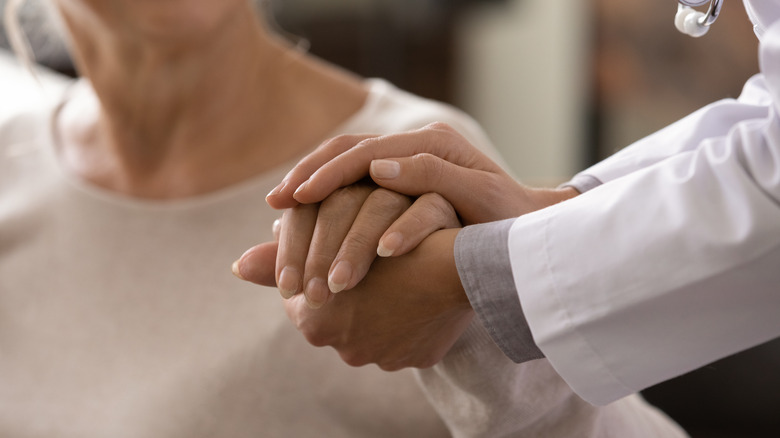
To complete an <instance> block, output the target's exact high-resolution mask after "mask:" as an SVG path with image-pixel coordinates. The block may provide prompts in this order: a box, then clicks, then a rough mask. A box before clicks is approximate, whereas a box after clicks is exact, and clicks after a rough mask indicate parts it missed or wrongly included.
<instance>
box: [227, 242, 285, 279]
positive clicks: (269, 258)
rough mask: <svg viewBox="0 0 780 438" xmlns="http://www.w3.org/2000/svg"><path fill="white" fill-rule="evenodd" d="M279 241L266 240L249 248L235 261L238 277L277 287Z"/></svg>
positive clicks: (234, 271)
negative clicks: (276, 272) (276, 271)
mask: <svg viewBox="0 0 780 438" xmlns="http://www.w3.org/2000/svg"><path fill="white" fill-rule="evenodd" d="M278 247H279V243H278V242H265V243H261V244H259V245H256V246H253V247H252V248H249V249H248V250H247V251H246V252H245V253H244V254H243V255H242V256H241V257H240V258H239V259H238V260H236V261H235V262H233V274H235V276H236V277H238V278H240V279H242V280H245V281H249V282H251V283H256V284H259V285H261V286H271V287H276V274H275V270H276V250H277V249H278Z"/></svg>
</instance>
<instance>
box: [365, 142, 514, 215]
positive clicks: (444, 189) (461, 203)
mask: <svg viewBox="0 0 780 438" xmlns="http://www.w3.org/2000/svg"><path fill="white" fill-rule="evenodd" d="M371 177H372V178H373V179H374V181H375V182H376V183H377V184H379V185H380V186H382V187H385V188H387V189H390V190H394V191H397V192H399V193H403V194H406V195H410V196H417V195H421V194H424V193H431V192H432V193H439V194H440V195H441V196H442V197H444V199H446V200H447V201H448V202H449V203H450V204H452V206H453V207H455V210H456V211H457V212H458V214H459V215H460V217H461V219H462V220H463V222H464V224H466V225H468V224H473V223H481V222H489V221H494V220H499V219H506V218H510V217H516V216H520V215H521V214H524V213H526V211H524V205H525V204H524V203H523V201H524V200H525V198H524V194H525V193H526V192H525V190H524V188H523V186H522V185H520V183H518V182H516V181H515V180H514V179H512V178H511V177H509V176H508V175H507V174H506V173H504V172H503V171H500V172H493V171H485V170H477V169H471V168H467V167H463V166H459V165H457V164H454V163H451V162H449V161H447V160H445V159H442V158H440V157H437V156H435V155H432V154H427V153H424V154H417V155H414V156H412V157H406V158H391V159H382V160H376V161H374V162H372V164H371Z"/></svg>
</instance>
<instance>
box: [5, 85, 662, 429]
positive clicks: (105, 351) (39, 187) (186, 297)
mask: <svg viewBox="0 0 780 438" xmlns="http://www.w3.org/2000/svg"><path fill="white" fill-rule="evenodd" d="M4 76H5V75H4ZM6 77H7V76H6ZM369 84H370V88H371V94H370V97H369V99H368V101H367V103H366V105H365V107H364V108H363V109H362V110H360V111H359V112H358V113H356V114H355V115H354V117H352V118H351V119H350V120H349V121H348V122H347V123H346V124H345V125H343V126H342V127H341V128H340V129H339V132H340V133H358V132H371V133H385V132H395V131H401V130H408V129H412V128H416V127H420V126H423V125H425V124H427V123H429V122H432V121H434V120H442V121H445V122H448V123H450V124H452V125H453V126H455V127H456V128H457V129H459V130H460V131H461V132H463V133H464V134H465V135H466V136H467V137H469V139H470V140H471V141H472V142H474V143H475V144H478V145H480V146H482V147H483V148H485V149H490V148H491V146H490V144H489V141H488V140H487V138H486V137H485V136H484V134H483V133H482V131H481V130H480V129H479V127H478V126H477V125H476V124H475V123H474V122H473V121H472V120H471V119H470V118H468V117H466V116H464V115H463V114H462V113H460V112H458V111H456V110H454V109H452V108H450V107H446V106H443V105H440V104H436V103H433V102H430V101H426V100H423V99H420V98H417V97H414V96H411V95H409V94H407V93H403V92H401V91H399V90H397V89H395V88H393V87H392V86H390V85H389V84H387V83H386V82H383V81H379V80H372V81H370V82H369ZM76 86H78V87H87V86H88V85H87V84H86V83H80V84H78V85H76ZM17 97H18V93H17ZM0 105H5V110H3V111H0V436H2V437H14V438H26V437H46V438H52V437H57V438H60V437H61V438H70V437H73V438H89V437H111V438H122V437H127V438H146V437H166V438H168V437H186V438H197V437H314V436H316V437H361V438H363V437H426V438H427V437H437V436H448V435H450V434H454V435H456V436H499V434H494V433H492V432H490V431H496V430H503V431H506V430H509V431H511V435H513V436H569V435H571V434H572V433H575V432H576V431H580V432H582V431H595V430H598V431H599V432H604V433H608V432H609V433H611V432H615V433H612V435H614V436H617V434H618V432H620V433H621V434H620V436H637V435H630V434H625V433H624V432H626V431H629V432H630V431H632V430H640V429H646V428H647V427H648V426H647V425H648V424H650V423H652V424H655V425H658V424H660V425H663V426H664V427H671V428H674V427H675V426H674V425H673V424H671V423H669V422H668V420H666V419H665V418H664V417H663V416H658V414H657V413H656V412H655V411H654V410H652V409H651V408H649V407H647V405H645V404H644V403H643V402H641V401H639V400H625V401H621V402H618V403H617V404H615V405H611V406H610V407H605V408H595V407H592V406H590V405H588V404H587V403H585V402H583V401H582V400H581V399H579V398H578V397H576V396H575V395H573V393H572V392H571V390H570V389H569V388H568V387H567V386H566V385H565V384H563V382H562V380H561V379H560V378H559V377H557V375H556V374H555V373H554V372H553V371H552V368H551V367H550V366H549V364H548V363H547V362H546V361H544V360H542V361H537V362H534V363H530V364H524V365H515V364H512V363H511V362H508V361H507V360H506V359H505V358H504V357H503V356H502V355H501V353H500V352H499V351H498V350H497V349H496V348H495V346H494V345H492V344H490V343H489V341H488V342H487V343H485V342H484V341H485V340H486V339H487V337H485V336H482V335H480V331H481V327H479V326H475V327H472V329H471V331H470V332H469V333H470V334H469V335H468V336H467V337H464V338H463V339H462V340H461V343H460V345H459V347H458V348H457V349H456V351H454V352H453V354H452V355H451V357H448V358H447V360H445V361H444V362H443V363H442V364H440V365H437V367H435V368H434V369H430V370H425V371H422V372H420V373H421V374H420V377H421V381H422V382H423V386H424V387H425V391H421V389H420V387H419V385H418V382H416V381H415V372H413V371H411V370H406V371H402V372H397V373H385V372H382V371H380V370H379V369H378V368H376V367H374V366H367V367H362V368H351V367H349V366H347V365H345V364H343V363H342V362H341V360H340V359H339V357H338V355H337V354H336V353H335V352H334V351H333V350H331V349H322V348H314V347H312V346H310V345H309V344H307V343H306V341H305V340H304V338H303V337H302V336H301V335H300V334H299V333H298V332H297V331H296V330H295V328H294V326H293V325H292V324H291V323H290V322H289V321H288V320H287V317H286V315H285V312H284V310H283V308H282V304H281V299H280V297H279V294H278V292H277V291H276V290H275V289H269V288H261V287H258V286H254V285H250V284H248V283H245V282H242V281H239V280H237V279H236V278H234V277H233V276H232V275H231V272H230V265H231V263H232V262H233V260H235V259H236V258H237V257H238V256H239V255H240V254H241V253H242V251H243V250H245V249H246V248H247V247H249V246H251V245H252V244H254V243H257V242H262V241H266V240H270V239H272V236H271V223H272V221H273V220H274V219H276V218H277V217H278V216H279V212H277V211H273V210H271V209H270V208H269V207H268V206H267V205H266V204H265V202H264V201H263V198H264V195H265V194H266V193H267V192H268V191H269V190H270V189H271V188H273V187H274V186H275V185H276V184H277V183H278V182H279V181H280V180H281V178H282V177H283V175H284V174H285V173H286V172H287V171H288V169H289V167H291V166H292V164H294V163H289V165H288V166H284V167H280V168H278V169H276V170H275V171H273V172H270V173H267V174H263V175H258V176H257V177H256V178H254V179H251V180H249V181H246V182H244V183H241V184H238V185H236V186H234V187H230V188H228V189H225V190H220V191H218V192H215V193H210V194H207V195H204V196H198V197H194V198H188V199H181V200H175V201H164V202H162V201H149V200H140V199H133V198H129V197H125V196H121V195H117V194H116V193H112V192H108V191H106V190H102V189H100V188H98V187H94V186H91V185H89V184H87V183H85V182H83V181H80V180H78V179H77V178H75V177H73V176H72V175H69V174H67V173H66V172H65V171H64V169H63V168H61V167H60V166H59V164H58V161H57V157H56V155H55V147H56V145H55V141H54V136H53V135H52V130H51V126H52V119H53V116H54V115H55V114H56V111H57V108H58V106H56V105H48V106H47V105H41V104H37V105H32V107H34V110H32V111H9V110H7V108H8V105H7V102H6V104H0ZM313 146H314V145H313ZM464 351H465V352H472V351H473V352H476V353H478V354H477V355H476V356H474V357H473V358H469V355H468V354H465V355H464V354H463V352H464ZM464 359H465V360H464ZM515 385H520V386H516V387H514V388H513V386H515ZM496 388H504V389H506V391H505V392H503V393H502V392H501V391H498V392H497V391H496ZM426 395H427V396H428V397H429V400H428V399H426ZM562 400H565V403H560V402H561V401H562ZM551 401H552V402H551ZM431 403H433V406H432V405H431ZM524 406H525V407H526V408H525V409H520V408H521V407H524ZM527 406H535V409H533V410H531V411H529V410H528V408H527ZM434 407H435V409H434ZM495 413H500V414H501V415H496V414H495ZM507 413H509V414H510V415H509V418H507V415H506V414H507ZM442 418H443V419H444V420H445V421H444V422H443V421H442ZM445 422H446V424H447V425H448V426H449V427H450V428H451V431H449V432H448V430H447V428H446V427H445ZM594 424H596V425H598V427H596V428H595V429H594V427H593V425H594ZM560 425H563V426H564V429H561V428H560V427H561V426H560ZM627 425H628V426H627ZM496 427H497V428H498V429H496ZM561 430H565V431H567V433H565V434H563V433H561V432H560V431H561ZM651 430H652V428H651ZM575 435H576V433H575ZM575 435H571V436H575ZM600 436H611V435H609V434H602V435H600Z"/></svg>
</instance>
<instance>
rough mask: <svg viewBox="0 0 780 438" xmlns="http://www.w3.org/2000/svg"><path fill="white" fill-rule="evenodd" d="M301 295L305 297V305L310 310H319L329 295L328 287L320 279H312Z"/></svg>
mask: <svg viewBox="0 0 780 438" xmlns="http://www.w3.org/2000/svg"><path fill="white" fill-rule="evenodd" d="M303 294H304V295H305V296H306V304H307V305H308V306H309V307H311V308H312V309H319V308H320V307H322V306H323V304H325V302H326V301H327V300H328V296H329V295H330V291H329V290H328V285H327V284H325V281H324V280H323V279H321V278H316V277H315V278H312V279H311V280H309V283H307V284H306V290H304V292H303Z"/></svg>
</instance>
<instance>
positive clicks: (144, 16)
mask: <svg viewBox="0 0 780 438" xmlns="http://www.w3.org/2000/svg"><path fill="white" fill-rule="evenodd" d="M56 5H57V7H58V8H59V10H60V13H61V15H62V17H63V20H64V22H65V24H66V27H67V29H68V31H69V32H70V34H71V40H72V42H73V44H72V46H73V55H74V58H75V60H76V63H77V66H78V68H79V71H80V73H81V74H82V75H84V76H85V77H87V78H88V79H89V81H90V83H91V85H92V87H93V88H94V90H95V95H96V96H97V98H96V99H95V98H92V97H91V95H84V96H79V97H81V98H78V99H72V100H70V101H69V103H68V104H67V105H65V106H64V108H63V110H62V111H61V112H60V113H59V116H58V119H57V121H56V123H57V128H58V129H57V131H58V132H57V137H58V139H59V142H58V146H59V148H60V149H59V155H60V158H61V160H62V162H63V165H64V167H66V168H68V169H69V171H70V172H71V173H72V174H74V175H76V176H78V177H79V178H81V179H83V180H85V181H89V182H90V183H91V184H94V185H97V186H100V187H102V188H104V189H107V190H111V191H113V192H117V193H122V194H125V195H128V196H131V197H136V198H146V199H158V200H169V199H178V198H187V197H191V196H197V195H201V194H206V193H210V192H213V191H216V190H220V189H223V188H226V187H229V186H231V185H234V184H236V183H239V182H241V181H243V180H246V179H248V178H251V177H253V176H256V175H258V174H261V173H263V172H266V171H269V170H271V169H274V168H276V167H278V166H280V165H285V164H286V163H289V162H291V161H293V160H295V159H297V158H300V157H301V156H303V155H304V154H306V153H307V152H310V151H311V150H312V148H313V146H314V145H317V144H319V143H320V142H322V141H323V140H325V139H326V138H327V137H328V136H329V135H330V134H331V133H332V132H333V130H334V129H336V128H337V127H338V126H339V125H341V124H342V123H343V122H344V121H345V120H346V119H348V118H349V117H350V116H352V115H353V114H354V113H355V112H356V111H358V110H359V109H360V108H362V106H363V104H364V102H365V99H366V97H367V93H368V91H367V89H366V87H365V85H364V82H363V81H362V78H359V77H357V76H355V75H353V74H351V73H349V72H346V71H344V70H341V69H339V68H337V67H335V66H332V65H329V64H327V63H325V62H323V61H321V60H318V59H316V58H314V57H313V56H309V55H307V54H305V53H302V52H300V51H299V50H297V49H296V48H295V47H294V46H293V45H292V44H290V43H289V42H287V41H284V40H282V39H281V38H279V37H278V36H276V35H275V34H274V33H273V32H270V31H269V30H268V29H267V28H266V27H265V25H264V23H263V22H262V21H261V20H259V19H258V18H257V17H258V12H257V11H255V10H254V7H253V6H252V4H251V3H250V2H248V1H246V0H226V1H219V2H214V1H209V0H196V1H193V0H169V1H165V2H159V1H130V0H110V1H98V0H60V1H59V2H58V3H57V4H56ZM280 146H283V147H280ZM363 193H370V190H369V191H368V192H365V191H364V192H363ZM379 196H381V198H379ZM378 199H379V200H380V201H383V200H387V199H393V200H394V201H393V205H392V208H396V209H400V210H398V211H389V210H388V208H387V207H385V206H379V207H378V208H382V209H383V211H386V212H387V214H389V215H396V216H397V215H398V214H400V212H402V211H404V210H405V209H407V208H409V207H410V205H412V203H411V202H409V200H408V198H406V197H405V196H403V195H400V194H398V193H395V192H389V191H384V192H382V193H380V194H377V195H372V196H370V197H367V198H366V197H364V198H361V199H356V200H355V202H359V204H357V205H358V206H359V205H362V204H364V202H365V203H367V204H366V205H367V206H371V205H372V203H374V202H377V200H378ZM428 202H430V201H429V200H428V199H427V198H426V199H420V200H418V201H417V202H415V203H414V207H413V209H422V210H429V209H430V208H428V207H426V204H427V203H428ZM438 202H439V203H440V204H444V202H443V200H440V199H439V200H438ZM450 210H451V209H450ZM451 216H453V217H454V215H451ZM358 223H360V221H358ZM383 230H384V229H382V231H383ZM341 237H343V236H341ZM312 249H313V250H316V249H317V247H316V246H313V247H312ZM303 250H304V251H308V245H306V248H303ZM298 257H303V258H304V259H305V258H306V252H304V253H303V255H300V254H299V255H298ZM331 259H332V256H331ZM316 261H317V260H316V259H315V258H314V257H312V258H311V259H310V261H309V262H308V263H309V268H308V269H307V270H306V272H308V273H312V272H317V270H316V269H314V268H313V267H311V266H312V265H313V264H314V263H315V262H316ZM300 272H304V268H303V266H301V267H300ZM317 278H319V277H317ZM306 280H307V282H308V280H310V279H309V278H308V277H307V278H306ZM311 284H312V286H313V287H312V290H314V291H315V292H313V294H314V296H315V297H316V296H318V295H317V293H316V291H317V290H318V289H317V288H316V287H314V286H316V285H318V284H320V283H319V282H318V281H314V282H312V283H311ZM320 290H321V289H320ZM325 291H326V292H327V287H326V288H325Z"/></svg>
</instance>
